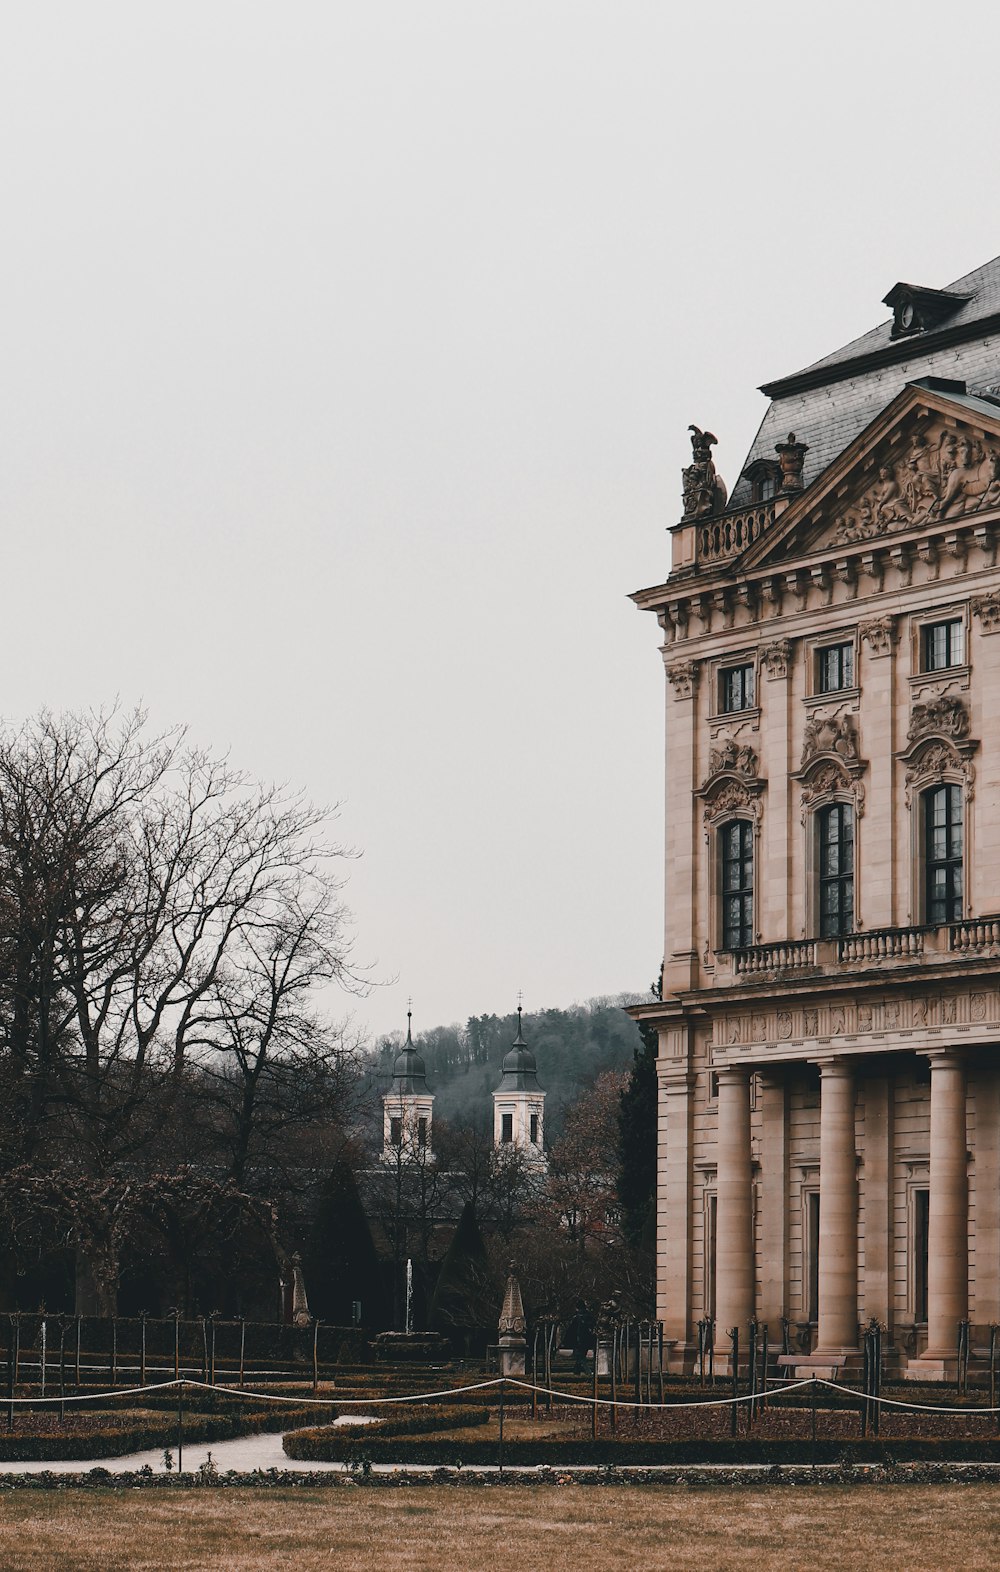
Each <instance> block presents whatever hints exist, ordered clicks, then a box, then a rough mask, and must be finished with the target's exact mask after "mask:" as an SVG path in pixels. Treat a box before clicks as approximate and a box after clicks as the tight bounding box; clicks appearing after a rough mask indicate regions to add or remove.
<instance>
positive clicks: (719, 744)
mask: <svg viewBox="0 0 1000 1572" xmlns="http://www.w3.org/2000/svg"><path fill="white" fill-rule="evenodd" d="M759 768H760V763H759V760H758V758H757V755H756V753H755V752H754V750H753V749H752V748H751V747H750V745H749V744H748V743H744V742H737V741H736V738H735V737H734V736H733V735H732V733H731V732H720V734H719V736H718V737H717V738H716V739H715V745H714V747H712V748H711V749H710V751H709V755H708V774H709V779H711V777H712V776H713V775H719V774H721V772H722V771H723V770H732V771H734V772H735V774H737V775H743V776H745V777H746V778H747V779H748V780H756V779H757V771H758V770H759Z"/></svg>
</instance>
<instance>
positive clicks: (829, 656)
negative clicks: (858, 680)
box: [816, 644, 854, 693]
mask: <svg viewBox="0 0 1000 1572" xmlns="http://www.w3.org/2000/svg"><path fill="white" fill-rule="evenodd" d="M853 687H854V645H853V644H828V645H827V646H826V647H825V648H824V649H821V650H817V651H816V691H817V692H818V693H839V692H840V690H841V689H842V688H853Z"/></svg>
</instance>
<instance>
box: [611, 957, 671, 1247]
mask: <svg viewBox="0 0 1000 1572" xmlns="http://www.w3.org/2000/svg"><path fill="white" fill-rule="evenodd" d="M650 992H651V994H652V995H653V998H654V999H662V997H663V968H662V967H661V968H660V976H659V979H658V980H657V982H656V983H655V984H654V985H653V987H652V988H651V989H650ZM637 1024H638V1027H639V1036H640V1038H641V1041H640V1043H639V1045H638V1046H637V1047H636V1050H635V1053H634V1055H633V1059H632V1070H631V1073H630V1075H629V1078H628V1084H627V1085H626V1087H625V1090H624V1091H623V1092H622V1095H621V1109H620V1112H619V1117H618V1198H619V1200H620V1201H621V1204H622V1230H623V1232H624V1234H625V1237H626V1238H627V1239H628V1240H629V1241H630V1243H632V1244H638V1243H639V1241H640V1240H641V1238H642V1235H643V1230H644V1229H645V1228H646V1227H647V1225H648V1223H649V1222H650V1219H652V1218H653V1217H655V1213H656V1049H657V1031H656V1028H655V1027H654V1026H650V1025H648V1024H647V1023H646V1022H645V1021H639V1022H638V1023H637Z"/></svg>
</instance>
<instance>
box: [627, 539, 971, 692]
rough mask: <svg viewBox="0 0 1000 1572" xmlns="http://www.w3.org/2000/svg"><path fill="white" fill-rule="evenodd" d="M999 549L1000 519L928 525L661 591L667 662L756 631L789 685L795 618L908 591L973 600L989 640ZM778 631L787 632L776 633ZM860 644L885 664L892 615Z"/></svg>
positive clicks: (875, 612)
mask: <svg viewBox="0 0 1000 1572" xmlns="http://www.w3.org/2000/svg"><path fill="white" fill-rule="evenodd" d="M998 550H1000V513H998V512H997V511H996V510H994V511H993V512H991V516H990V517H989V518H982V519H977V520H976V522H975V523H974V524H973V523H969V524H967V525H965V526H964V527H962V528H960V529H957V530H956V528H955V527H954V525H952V526H951V528H950V529H948V528H947V527H945V525H944V524H942V525H941V526H940V528H939V529H938V530H936V531H935V530H934V528H933V526H932V525H924V526H923V531H922V533H921V535H920V537H919V538H917V539H904V540H896V541H892V542H889V541H885V540H882V541H872V540H868V541H865V542H862V541H858V542H856V543H855V545H854V547H853V548H849V547H845V545H844V544H840V545H837V546H836V547H831V548H830V549H828V550H826V551H824V552H823V554H822V555H821V556H819V557H818V558H810V559H809V560H807V561H804V562H799V563H795V564H789V565H788V566H787V567H785V566H783V567H781V568H780V569H775V568H774V567H768V568H767V569H762V570H761V571H760V573H759V574H758V575H754V576H753V577H749V576H748V577H743V576H737V574H736V573H735V571H734V570H731V571H730V574H729V575H728V582H726V583H720V582H718V581H717V582H714V583H702V582H700V581H699V580H697V579H695V580H692V579H691V578H682V579H681V581H680V582H678V583H676V584H674V583H672V582H671V583H670V584H669V585H665V586H663V587H662V590H663V592H664V593H663V599H662V600H659V597H657V602H650V603H647V602H645V600H643V601H642V602H641V603H642V604H648V605H649V609H650V610H656V612H657V616H658V620H659V623H660V627H661V629H662V631H663V640H664V658H665V659H666V660H668V661H670V662H671V663H672V659H673V658H676V657H677V655H678V653H679V652H678V646H679V645H684V644H686V643H687V642H689V641H691V642H693V643H698V642H700V638H701V637H702V636H704V635H718V634H719V633H723V632H731V631H733V632H741V633H743V634H744V635H745V634H746V633H747V632H748V631H756V632H758V633H759V635H760V637H761V638H762V639H764V640H766V648H767V650H768V657H769V658H768V663H767V666H766V668H765V669H766V674H767V676H768V678H776V677H781V676H784V675H785V674H786V672H787V670H788V665H787V655H784V657H783V652H782V651H781V648H780V646H781V644H782V642H783V639H784V638H787V637H788V636H789V634H790V633H791V634H792V636H794V633H793V632H792V630H793V628H794V622H795V620H796V619H798V618H802V617H804V616H807V615H811V614H812V613H815V612H817V611H822V610H826V609H827V608H829V607H831V606H839V607H843V608H847V609H850V608H851V607H853V606H855V605H856V606H857V609H858V611H859V612H860V611H861V610H862V607H863V605H864V603H865V602H871V601H873V600H876V597H879V596H882V595H886V594H894V595H895V594H898V593H899V592H900V591H903V590H910V589H912V590H914V591H917V590H921V591H923V590H926V589H927V588H928V587H930V586H932V585H933V586H939V585H942V584H944V583H955V586H956V589H964V587H965V585H964V584H962V582H961V581H963V580H965V581H967V582H968V584H969V588H970V590H972V592H973V613H974V615H975V616H976V618H977V620H978V621H979V622H980V624H981V626H982V628H983V631H984V632H989V633H992V632H995V631H1000V598H998V595H997V592H996V591H995V589H994V588H993V586H992V584H991V583H990V575H991V570H992V569H994V568H995V566H996V562H997V553H998ZM779 628H780V631H779ZM863 636H864V637H865V639H866V642H867V643H868V644H869V646H870V649H871V652H872V654H874V655H888V654H890V653H891V651H892V647H893V644H894V642H895V635H894V630H893V628H892V626H891V614H890V613H887V612H883V611H881V610H880V609H879V608H878V606H877V601H876V604H875V605H873V606H872V609H871V611H870V612H869V613H868V615H867V616H865V618H864V627H863Z"/></svg>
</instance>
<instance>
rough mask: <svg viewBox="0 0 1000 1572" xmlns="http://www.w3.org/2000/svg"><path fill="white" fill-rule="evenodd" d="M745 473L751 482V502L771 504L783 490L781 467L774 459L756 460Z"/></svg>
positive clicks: (748, 466)
mask: <svg viewBox="0 0 1000 1572" xmlns="http://www.w3.org/2000/svg"><path fill="white" fill-rule="evenodd" d="M743 473H744V475H745V476H746V478H747V480H748V481H749V482H750V500H751V502H769V501H770V499H771V498H772V497H775V496H777V494H778V492H779V490H780V489H781V465H780V464H777V463H776V462H775V461H774V459H754V461H753V463H752V464H748V465H747V467H746V469H745V470H744V471H743Z"/></svg>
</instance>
